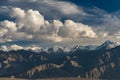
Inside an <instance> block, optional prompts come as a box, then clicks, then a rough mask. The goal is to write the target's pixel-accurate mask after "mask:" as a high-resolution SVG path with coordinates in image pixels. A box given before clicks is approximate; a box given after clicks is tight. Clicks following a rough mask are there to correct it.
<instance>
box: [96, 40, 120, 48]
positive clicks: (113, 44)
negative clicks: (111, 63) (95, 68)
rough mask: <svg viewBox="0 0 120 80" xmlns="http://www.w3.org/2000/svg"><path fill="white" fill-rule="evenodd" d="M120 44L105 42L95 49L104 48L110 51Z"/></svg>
mask: <svg viewBox="0 0 120 80" xmlns="http://www.w3.org/2000/svg"><path fill="white" fill-rule="evenodd" d="M119 45H120V44H119V43H118V42H112V41H110V40H107V41H105V42H104V43H103V44H102V45H100V46H99V47H98V48H97V49H100V48H102V47H105V48H106V49H112V48H115V47H116V46H119Z"/></svg>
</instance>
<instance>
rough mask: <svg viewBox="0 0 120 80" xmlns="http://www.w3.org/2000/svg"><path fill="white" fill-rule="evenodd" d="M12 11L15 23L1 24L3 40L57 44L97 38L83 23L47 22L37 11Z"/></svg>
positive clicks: (89, 27) (6, 21) (12, 9)
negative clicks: (77, 39) (78, 39)
mask: <svg viewBox="0 0 120 80" xmlns="http://www.w3.org/2000/svg"><path fill="white" fill-rule="evenodd" d="M10 9H11V10H10V16H11V17H12V18H14V19H15V21H14V22H13V21H8V20H5V21H2V22H0V25H1V28H2V29H1V38H3V39H2V40H5V39H6V41H9V40H13V41H14V40H28V39H30V40H36V41H51V42H55V43H56V42H62V41H65V40H66V39H68V38H71V39H73V38H82V37H88V38H96V37H97V35H96V33H95V32H94V30H93V29H92V27H91V26H88V25H84V24H82V23H76V22H74V21H72V20H66V21H65V22H64V23H63V22H61V21H59V20H52V21H47V20H45V19H44V17H43V16H42V15H41V14H40V13H39V11H37V10H32V9H29V10H23V9H21V8H15V7H13V8H10ZM3 33H4V34H3ZM3 36H5V37H3ZM4 38H5V39H4Z"/></svg>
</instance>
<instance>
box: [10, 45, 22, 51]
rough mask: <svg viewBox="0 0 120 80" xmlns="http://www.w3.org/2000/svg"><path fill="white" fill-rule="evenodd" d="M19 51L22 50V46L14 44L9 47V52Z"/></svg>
mask: <svg viewBox="0 0 120 80" xmlns="http://www.w3.org/2000/svg"><path fill="white" fill-rule="evenodd" d="M21 49H23V47H22V46H18V45H16V44H15V45H11V46H10V50H21Z"/></svg>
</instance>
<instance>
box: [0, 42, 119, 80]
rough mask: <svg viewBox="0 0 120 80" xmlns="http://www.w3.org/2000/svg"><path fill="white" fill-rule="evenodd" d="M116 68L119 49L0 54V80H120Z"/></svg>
mask: <svg viewBox="0 0 120 80" xmlns="http://www.w3.org/2000/svg"><path fill="white" fill-rule="evenodd" d="M110 43H111V42H110ZM112 44H113V43H112ZM102 45H103V44H102ZM56 50H60V49H56ZM119 68H120V46H115V47H112V48H109V49H108V48H106V45H105V46H103V47H101V48H99V49H95V50H86V49H81V48H75V49H71V50H70V51H69V52H66V51H64V50H60V51H54V50H53V49H50V51H48V52H47V51H44V50H43V51H41V52H34V51H32V50H11V51H7V52H5V51H0V77H11V76H14V77H16V78H29V79H39V78H60V77H61V78H62V77H81V78H89V79H93V80H94V79H108V80H110V79H119V78H120V77H119V73H120V70H119ZM109 75H112V76H109Z"/></svg>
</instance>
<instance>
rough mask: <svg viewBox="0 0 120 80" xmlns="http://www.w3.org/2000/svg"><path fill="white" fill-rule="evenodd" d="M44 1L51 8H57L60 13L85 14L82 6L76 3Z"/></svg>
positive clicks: (53, 0)
mask: <svg viewBox="0 0 120 80" xmlns="http://www.w3.org/2000/svg"><path fill="white" fill-rule="evenodd" d="M44 3H46V4H48V6H50V7H51V8H54V9H55V10H59V11H60V12H61V13H62V14H65V15H71V14H81V15H86V13H85V12H84V10H82V8H80V7H78V6H77V5H75V4H73V3H69V2H65V1H55V0H45V1H44Z"/></svg>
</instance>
